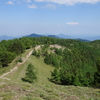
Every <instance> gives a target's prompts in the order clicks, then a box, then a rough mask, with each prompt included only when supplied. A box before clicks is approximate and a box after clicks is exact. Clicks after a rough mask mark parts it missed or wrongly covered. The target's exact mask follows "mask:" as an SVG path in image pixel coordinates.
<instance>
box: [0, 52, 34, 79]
mask: <svg viewBox="0 0 100 100" xmlns="http://www.w3.org/2000/svg"><path fill="white" fill-rule="evenodd" d="M32 52H33V50H31V51H30V52H29V53H28V54H27V56H26V58H24V59H23V62H21V63H20V62H18V64H17V65H16V66H15V67H14V68H13V69H10V71H9V72H7V73H4V74H3V75H2V76H0V78H2V79H6V80H11V79H9V78H6V77H5V76H6V75H8V74H10V73H12V72H13V71H15V70H17V69H18V67H20V66H21V65H22V64H24V63H25V62H26V60H27V59H28V58H29V57H30V55H31V54H32Z"/></svg>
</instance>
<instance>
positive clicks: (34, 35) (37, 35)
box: [27, 33, 59, 38]
mask: <svg viewBox="0 0 100 100" xmlns="http://www.w3.org/2000/svg"><path fill="white" fill-rule="evenodd" d="M44 36H46V35H39V34H35V33H32V34H30V35H28V36H27V37H44ZM46 37H52V38H59V37H57V36H56V35H48V36H46Z"/></svg>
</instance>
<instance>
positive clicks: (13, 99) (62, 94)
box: [0, 50, 100, 100]
mask: <svg viewBox="0 0 100 100" xmlns="http://www.w3.org/2000/svg"><path fill="white" fill-rule="evenodd" d="M29 51H30V50H29ZM27 53H28V52H27ZM27 53H25V54H23V55H24V56H25V55H26V54H27ZM23 55H22V56H23ZM29 63H32V64H33V65H34V67H35V68H36V71H37V76H38V79H37V82H35V83H34V84H29V83H27V82H23V81H22V80H21V78H23V77H24V76H25V70H26V68H27V65H28V64H29ZM53 69H54V68H53V67H51V66H49V65H46V64H45V63H44V60H43V58H39V59H38V58H36V57H35V56H33V55H31V56H30V57H29V59H28V60H27V61H26V62H25V63H24V64H23V65H21V66H20V67H19V68H18V69H17V70H16V71H14V72H12V73H11V74H9V75H8V76H7V77H8V78H9V79H11V80H10V81H9V80H3V79H0V100H100V89H95V88H88V87H79V86H61V85H56V84H54V83H51V82H49V81H48V78H49V77H50V74H51V73H50V71H52V70H53Z"/></svg>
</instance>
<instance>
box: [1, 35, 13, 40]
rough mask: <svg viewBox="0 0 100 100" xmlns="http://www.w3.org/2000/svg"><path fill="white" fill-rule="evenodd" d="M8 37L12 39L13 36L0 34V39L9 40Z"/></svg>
mask: <svg viewBox="0 0 100 100" xmlns="http://www.w3.org/2000/svg"><path fill="white" fill-rule="evenodd" d="M10 39H14V37H12V36H6V35H3V36H0V41H2V40H10Z"/></svg>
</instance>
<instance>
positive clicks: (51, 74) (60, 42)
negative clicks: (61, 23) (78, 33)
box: [0, 37, 100, 100]
mask: <svg viewBox="0 0 100 100" xmlns="http://www.w3.org/2000/svg"><path fill="white" fill-rule="evenodd" d="M30 49H31V50H33V53H32V55H31V57H29V58H28V60H27V61H26V62H25V63H24V64H23V65H21V67H19V68H18V70H17V71H15V72H13V73H11V74H9V75H7V78H9V79H10V80H5V81H4V80H3V79H0V81H1V82H2V83H0V84H4V85H3V86H2V87H1V89H0V91H1V92H3V93H5V92H6V89H7V88H8V90H9V88H11V89H12V90H13V91H14V93H15V95H16V96H15V97H14V94H13V92H11V91H10V92H9V93H11V94H9V93H8V92H7V93H8V94H9V95H10V96H11V97H12V98H13V97H14V98H17V99H18V98H20V97H25V98H31V99H32V98H33V97H39V100H41V99H40V98H42V99H46V98H47V99H46V100H73V98H76V100H80V99H81V100H92V99H93V100H95V99H97V100H99V99H100V98H99V97H100V93H99V91H100V90H99V88H98V90H95V89H91V88H82V90H84V91H85V92H82V90H81V87H75V86H82V87H83V86H87V87H100V40H96V41H93V42H81V41H78V40H73V39H54V38H50V37H40V38H33V37H23V38H19V39H13V40H3V41H1V42H0V69H1V70H0V75H2V74H3V73H5V71H4V70H3V68H4V69H5V68H8V67H9V65H10V63H11V62H13V61H14V62H16V63H18V62H23V59H24V58H23V53H26V51H27V50H30ZM28 52H29V51H28ZM35 56H36V57H35ZM16 58H17V59H16ZM30 63H32V64H33V65H34V66H35V68H36V72H37V82H36V84H35V83H34V85H30V84H28V83H27V82H23V81H22V78H23V77H25V70H26V69H27V66H28V64H30ZM15 65H16V64H15ZM15 65H14V66H15ZM11 66H13V65H11ZM3 82H4V83H3ZM6 83H7V84H6ZM54 83H55V84H54ZM5 84H6V85H5ZM8 84H10V85H8ZM25 84H26V85H25ZM41 84H42V86H41ZM63 85H64V86H63ZM65 85H66V86H65ZM69 85H74V86H69ZM34 86H35V87H34ZM53 88H54V89H53ZM68 88H70V90H69V89H68ZM72 88H73V89H72ZM75 88H76V89H75ZM52 89H53V90H52ZM71 89H72V91H74V89H75V92H74V93H73V92H72V91H71ZM85 89H86V90H85ZM67 90H68V91H67ZM18 91H19V92H21V93H22V95H20V96H19V97H18V93H19V92H18ZM36 91H38V92H36ZM41 91H43V93H42V92H41ZM49 91H51V92H49ZM53 91H55V93H56V94H54V92H53ZM57 91H58V92H57ZM60 91H62V93H61V92H60ZM76 91H77V92H76ZM90 91H93V92H92V93H91V95H90ZM33 92H34V93H33ZM35 92H36V93H35ZM50 93H52V94H50ZM66 93H67V94H66ZM79 93H81V95H82V97H81V96H80V94H79ZM32 94H33V95H32ZM45 94H47V95H45ZM62 94H63V95H62ZM73 94H74V97H73ZM0 95H1V96H3V97H4V95H3V94H0ZM50 95H51V96H50ZM84 95H86V96H87V97H85V96H84ZM6 96H7V95H6ZM51 97H53V98H55V99H53V98H51ZM7 98H8V97H7ZM9 98H10V97H9ZM25 98H21V99H20V100H25ZM67 98H68V99H67ZM71 98H72V99H71ZM0 99H1V98H0ZM1 100H2V99H1ZM8 100H11V99H8ZM34 100H35V99H34Z"/></svg>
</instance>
